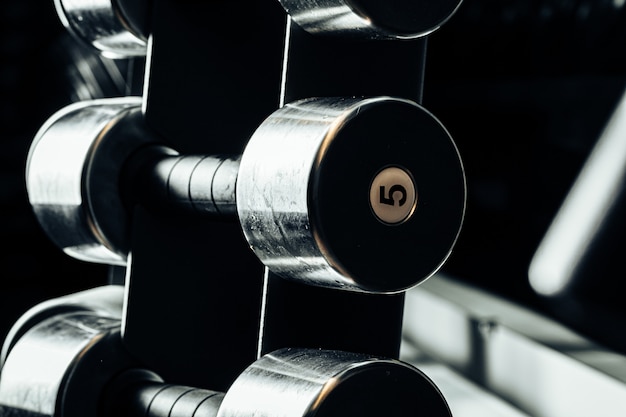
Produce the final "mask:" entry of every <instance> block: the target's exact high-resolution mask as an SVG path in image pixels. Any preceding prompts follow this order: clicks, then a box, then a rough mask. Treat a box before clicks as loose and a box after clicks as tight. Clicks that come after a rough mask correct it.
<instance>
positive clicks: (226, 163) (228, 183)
mask: <svg viewBox="0 0 626 417" xmlns="http://www.w3.org/2000/svg"><path fill="white" fill-rule="evenodd" d="M239 160H240V158H239V156H211V155H178V154H176V152H174V151H173V150H171V149H169V148H167V147H164V146H161V145H151V146H147V147H144V148H142V149H140V150H139V151H137V152H136V153H135V154H134V155H133V156H132V157H131V158H130V159H129V160H128V161H127V163H126V164H125V167H124V170H123V172H122V179H121V181H120V183H121V184H122V187H125V188H123V189H122V193H123V194H125V198H124V200H125V201H132V202H136V203H140V204H142V205H144V206H145V207H146V208H148V209H155V210H167V211H170V212H174V213H181V214H188V213H199V214H202V215H214V216H224V217H227V218H235V215H236V213H237V205H236V197H235V189H236V182H237V173H238V170H239Z"/></svg>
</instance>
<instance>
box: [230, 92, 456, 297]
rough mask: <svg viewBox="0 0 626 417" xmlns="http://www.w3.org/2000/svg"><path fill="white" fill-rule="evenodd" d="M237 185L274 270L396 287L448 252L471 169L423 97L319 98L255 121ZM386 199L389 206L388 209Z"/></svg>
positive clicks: (432, 267)
mask: <svg viewBox="0 0 626 417" xmlns="http://www.w3.org/2000/svg"><path fill="white" fill-rule="evenodd" d="M395 171H397V172H398V173H399V175H396V174H395ZM386 174H391V175H389V176H388V175H386ZM387 177H388V178H389V179H388V178H387ZM395 190H400V191H403V192H401V193H396V192H395ZM381 191H382V193H381ZM236 196H237V212H238V215H239V220H240V223H241V226H242V228H243V232H244V234H245V236H246V238H247V240H248V242H249V244H250V246H251V248H252V250H253V251H254V252H255V253H256V255H257V256H258V257H259V259H260V260H261V261H262V262H263V263H264V264H265V265H266V266H267V267H268V268H269V269H270V270H271V271H272V272H274V273H276V274H278V275H280V276H282V277H283V278H286V279H294V280H298V281H300V282H304V283H307V284H311V285H318V286H323V287H333V288H340V289H346V290H351V291H358V292H372V293H394V292H400V291H403V290H406V289H407V288H410V287H412V286H414V285H417V284H418V283H420V282H422V281H423V280H425V279H426V278H428V277H430V276H431V275H432V274H433V273H434V272H436V271H437V270H438V269H439V268H440V267H441V265H442V264H443V262H444V261H445V260H446V259H447V257H448V256H449V254H450V251H451V250H452V247H453V245H454V243H455V241H456V238H457V236H458V233H459V231H460V227H461V224H462V220H463V215H464V210H465V177H464V171H463V167H462V164H461V161H460V157H459V155H458V151H457V149H456V147H455V145H454V143H453V141H452V139H451V137H450V136H449V134H448V132H447V131H446V130H445V128H444V127H443V126H442V125H441V123H440V122H439V121H438V120H437V119H436V118H435V117H434V116H432V114H430V113H429V112H427V111H426V110H424V109H423V108H422V107H420V106H419V105H417V104H416V103H414V102H411V101H409V100H404V99H397V98H391V97H377V98H312V99H305V100H302V101H298V102H294V103H290V104H287V105H286V106H284V107H283V108H281V109H279V110H277V111H276V112H274V113H273V114H272V115H271V116H270V117H269V118H267V119H266V120H265V121H264V122H263V123H262V124H261V126H260V127H259V128H258V129H257V130H256V132H255V133H254V134H253V136H252V137H251V139H250V141H249V143H248V145H247V146H246V149H245V151H244V153H243V156H242V158H241V164H240V168H239V176H238V179H237V192H236ZM379 200H380V201H383V203H385V204H382V205H381V204H380V203H379ZM398 203H399V205H398ZM386 204H389V206H390V207H392V208H393V210H394V211H393V212H392V213H388V212H385V211H384V210H379V208H380V207H381V206H385V205H386ZM384 208H385V207H383V209H384ZM396 214H397V215H396Z"/></svg>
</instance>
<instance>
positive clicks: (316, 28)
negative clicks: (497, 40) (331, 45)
mask: <svg viewBox="0 0 626 417" xmlns="http://www.w3.org/2000/svg"><path fill="white" fill-rule="evenodd" d="M280 3H281V4H282V5H283V7H284V9H285V10H286V11H287V12H288V13H289V15H290V16H291V18H292V19H293V21H294V22H296V23H297V24H298V25H299V26H301V27H302V28H303V29H305V30H306V31H308V32H310V33H313V34H322V35H339V36H342V37H359V38H366V39H415V38H419V37H422V36H425V35H428V34H429V33H432V32H433V31H435V30H437V29H438V28H439V27H440V26H441V25H443V24H444V23H445V22H446V21H447V20H448V19H449V18H450V17H451V16H452V15H453V14H454V13H455V11H456V10H457V9H458V7H459V6H460V4H461V0H444V1H437V2H435V1H430V0H417V1H416V0H400V1H398V0H396V1H393V2H381V1H377V0H322V1H316V2H310V1H305V0H280Z"/></svg>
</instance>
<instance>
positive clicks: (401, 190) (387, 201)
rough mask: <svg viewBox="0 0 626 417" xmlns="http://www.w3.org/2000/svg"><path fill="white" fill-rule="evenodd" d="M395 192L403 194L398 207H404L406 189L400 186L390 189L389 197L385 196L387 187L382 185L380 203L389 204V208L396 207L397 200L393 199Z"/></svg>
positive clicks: (396, 185)
mask: <svg viewBox="0 0 626 417" xmlns="http://www.w3.org/2000/svg"><path fill="white" fill-rule="evenodd" d="M395 192H399V193H401V194H402V196H401V197H400V200H398V206H399V207H402V206H403V205H404V203H406V188H404V187H403V186H401V185H400V184H395V185H392V186H391V188H389V194H388V195H385V186H384V185H381V186H380V203H381V204H387V205H389V206H395V205H396V200H394V198H393V194H394V193H395Z"/></svg>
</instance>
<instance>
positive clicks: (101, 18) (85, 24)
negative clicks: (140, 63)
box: [54, 0, 146, 59]
mask: <svg viewBox="0 0 626 417" xmlns="http://www.w3.org/2000/svg"><path fill="white" fill-rule="evenodd" d="M54 4H55V7H56V11H57V14H58V16H59V18H60V20H61V22H62V23H63V25H64V26H65V27H66V28H67V30H68V31H69V32H70V33H71V34H72V35H73V36H75V37H76V38H77V39H79V40H80V41H81V42H86V43H87V44H89V45H92V46H93V47H95V48H96V49H98V50H99V51H100V52H101V53H102V54H103V55H104V56H106V57H107V58H112V59H118V58H128V57H134V56H145V55H146V40H145V39H140V38H139V37H138V36H137V35H135V34H133V33H131V31H130V30H129V29H128V28H129V27H130V25H129V24H127V23H126V22H124V20H123V17H122V16H123V14H122V13H120V12H119V11H118V10H116V5H115V3H114V2H113V1H112V0H54Z"/></svg>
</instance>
